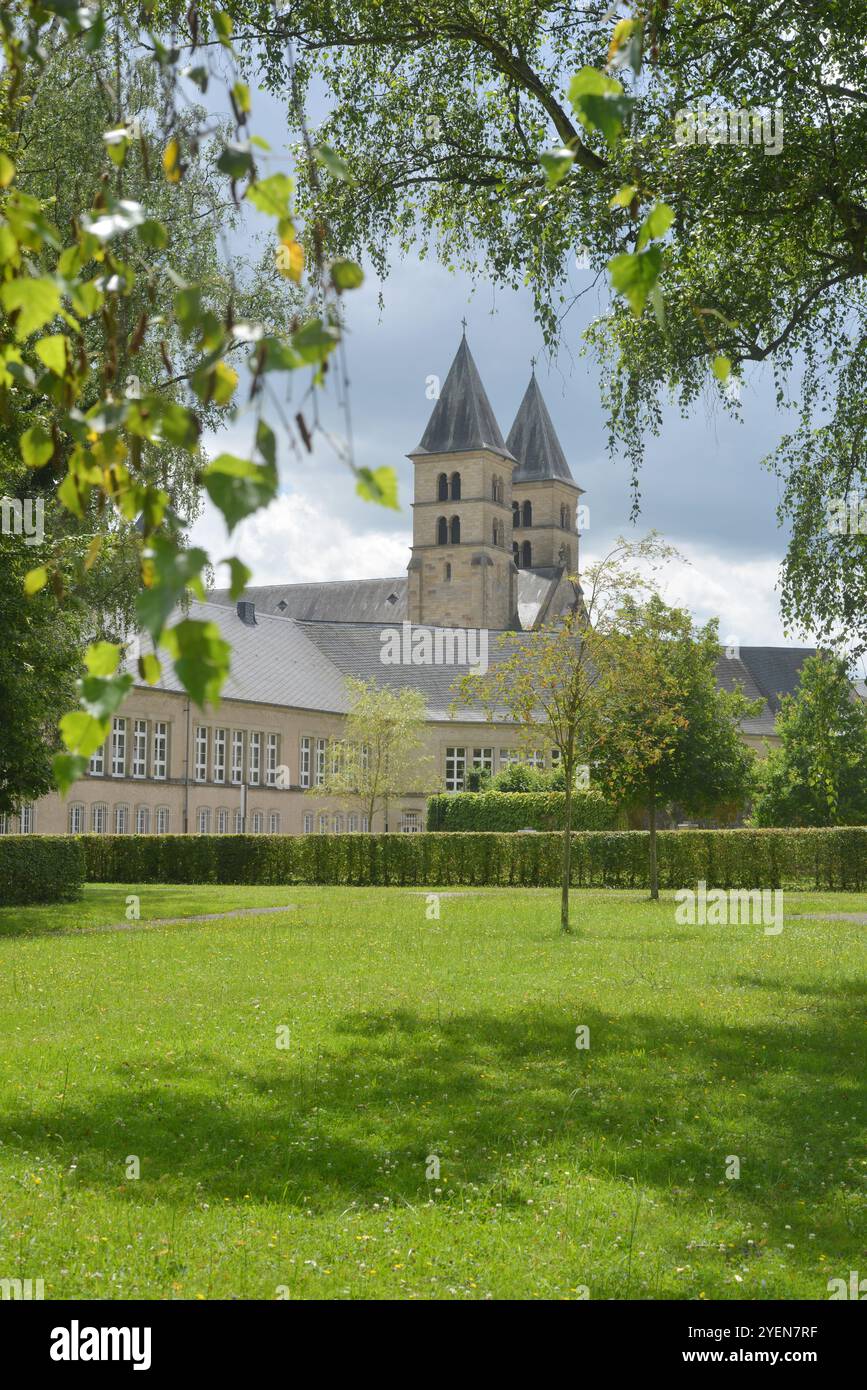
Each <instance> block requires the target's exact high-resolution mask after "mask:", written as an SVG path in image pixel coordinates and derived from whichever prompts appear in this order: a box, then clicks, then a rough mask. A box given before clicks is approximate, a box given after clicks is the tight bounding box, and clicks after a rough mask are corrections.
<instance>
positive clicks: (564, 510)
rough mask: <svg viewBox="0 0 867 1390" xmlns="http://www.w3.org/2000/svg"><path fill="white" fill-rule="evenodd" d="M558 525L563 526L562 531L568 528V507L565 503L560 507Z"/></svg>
mask: <svg viewBox="0 0 867 1390" xmlns="http://www.w3.org/2000/svg"><path fill="white" fill-rule="evenodd" d="M560 525H561V526H562V527H563V529H564V531H565V530H568V528H569V508H568V507H567V506H566V505H565V503H564V504H563V505H562V506H561V507H560Z"/></svg>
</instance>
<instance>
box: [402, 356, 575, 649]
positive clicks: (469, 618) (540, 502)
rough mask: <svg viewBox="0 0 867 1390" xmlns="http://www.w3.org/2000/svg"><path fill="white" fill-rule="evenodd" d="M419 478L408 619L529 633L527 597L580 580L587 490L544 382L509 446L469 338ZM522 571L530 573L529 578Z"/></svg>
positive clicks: (420, 453)
mask: <svg viewBox="0 0 867 1390" xmlns="http://www.w3.org/2000/svg"><path fill="white" fill-rule="evenodd" d="M409 458H410V459H411V460H412V462H413V465H414V468H415V490H414V501H413V527H412V532H413V535H412V539H413V543H412V558H411V560H410V562H409V566H408V594H407V599H408V603H407V617H408V618H409V620H410V622H413V623H428V624H432V625H434V626H438V627H465V628H520V627H521V626H522V623H521V621H520V617H519V602H520V590H521V589H523V588H525V587H526V586H527V585H528V584H530V585H531V584H532V583H533V579H532V577H531V576H536V578H537V579H538V581H539V582H541V581H551V580H553V579H556V578H558V577H559V576H558V572H559V575H563V576H565V575H567V574H576V573H577V571H578V528H577V509H578V499H579V498H580V496H581V494H582V491H583V489H582V488H580V487H578V485H577V483H576V482H575V480H574V478H573V477H572V474H571V472H570V470H569V465H568V463H567V462H566V457H565V455H564V453H563V450H562V448H561V447H560V441H559V440H558V438H557V434H556V431H555V429H554V425H553V423H552V421H551V417H550V415H549V414H548V409H547V407H546V405H545V402H544V400H543V399H542V393H541V392H540V390H539V386H538V384H537V382H536V374H535V370H534V372H533V375H532V376H531V378H530V384H529V386H528V387H527V390H526V392H525V393H524V399H523V400H522V401H521V405H520V408H519V410H518V414H517V415H516V417H515V422H514V424H513V425H512V428H511V430H510V431H509V436H508V438H507V439H506V441H505V442H504V441H503V436H502V434H501V433H500V427H499V425H498V424H497V421H496V418H495V416H494V412H493V410H492V409H491V403H490V401H489V400H488V397H487V393H486V392H485V388H484V386H483V385H482V381H481V378H480V376H479V373H478V369H477V367H476V364H475V362H474V361H473V358H472V354H471V353H470V349H469V347H468V345H467V339H466V334H464V337H463V338H462V340H461V345H460V347H459V348H458V351H457V355H456V356H455V360H454V362H453V363H452V365H451V369H450V370H449V374H448V376H447V377H446V380H445V384H444V386H443V388H442V391H441V393H440V396H439V399H438V400H437V403H436V405H435V406H434V410H433V414H432V415H431V417H430V420H429V421H428V425H427V429H426V430H425V432H424V434H423V435H422V439H421V443H420V444H419V445H418V446H417V447H416V448H415V449H414V450H413V451H412V453H411V454H410V455H409ZM522 571H527V572H528V573H527V574H526V576H522Z"/></svg>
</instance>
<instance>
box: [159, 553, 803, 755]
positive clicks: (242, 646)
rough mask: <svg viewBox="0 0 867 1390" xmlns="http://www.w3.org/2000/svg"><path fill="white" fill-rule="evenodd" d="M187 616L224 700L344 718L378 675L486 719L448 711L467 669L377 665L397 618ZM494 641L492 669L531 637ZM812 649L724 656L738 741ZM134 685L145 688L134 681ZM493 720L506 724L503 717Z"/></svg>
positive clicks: (165, 678) (205, 611)
mask: <svg viewBox="0 0 867 1390" xmlns="http://www.w3.org/2000/svg"><path fill="white" fill-rule="evenodd" d="M524 573H528V574H532V573H533V572H532V571H524ZM275 587H278V588H279V587H280V586H275ZM287 587H292V586H287ZM176 616H180V615H176ZM187 616H189V617H191V618H195V619H199V620H202V621H212V622H215V623H216V624H217V626H218V627H219V629H220V632H221V635H222V636H223V637H224V638H225V640H226V641H227V642H229V643H230V644H231V646H232V670H231V674H230V675H229V678H228V680H227V682H226V685H225V687H224V691H223V695H224V698H225V699H228V700H244V701H246V702H249V703H252V704H267V705H282V706H284V707H287V708H290V709H309V710H320V711H322V712H324V713H333V714H345V713H346V712H347V711H348V708H349V700H348V697H347V691H346V677H347V676H357V677H360V678H362V679H370V678H371V677H375V678H376V680H377V681H378V682H379V683H380V684H381V685H384V686H387V687H390V688H392V689H398V688H404V687H408V686H409V687H412V688H414V689H416V690H420V691H421V692H422V694H423V695H424V696H425V698H426V700H427V705H428V717H429V718H430V719H434V720H445V719H450V718H454V719H455V721H456V722H457V723H480V722H482V721H484V719H485V717H486V716H485V711H484V710H483V709H482V707H481V706H479V707H477V708H473V707H472V706H467V705H463V704H461V705H455V707H454V709H453V703H454V702H455V694H454V691H453V690H452V686H453V684H454V683H455V682H456V681H457V680H458V679H459V678H460V677H461V676H462V675H464V674H465V673H466V672H467V671H469V670H470V669H472V668H471V666H470V665H468V664H466V663H464V664H459V663H455V664H439V665H437V664H432V665H419V666H414V665H411V664H407V665H404V664H401V665H390V664H385V663H384V662H383V660H382V653H383V650H384V645H383V629H384V628H386V627H391V628H392V629H396V630H397V631H398V632H399V633H400V634H401V637H402V621H403V620H402V619H400V618H393V619H392V621H391V622H390V623H382V622H373V623H365V622H332V621H325V622H322V621H318V622H317V621H312V620H299V619H294V618H289V617H281V616H275V615H272V614H268V613H264V612H262V611H261V610H260V609H258V608H257V611H256V622H255V624H254V625H250V624H248V623H245V622H242V621H241V619H240V618H239V616H238V614H237V611H236V609H235V606H234V605H232V606H229V605H228V604H223V603H213V602H210V603H196V602H193V603H191V605H190V608H189V611H188V614H187ZM421 630H423V631H424V632H426V633H429V634H431V635H432V636H433V637H435V636H436V633H437V632H438V631H439V632H443V631H445V633H448V632H449V630H448V629H445V630H443V629H436V628H432V627H430V626H428V625H427V624H413V626H412V629H411V631H412V633H418V632H419V631H421ZM500 636H501V634H500V633H498V632H493V631H492V632H490V633H489V634H488V661H489V663H490V664H491V665H494V664H495V663H496V662H497V660H501V659H503V658H504V657H505V656H507V655H508V654H509V653H510V652H512V651H513V650H514V648H515V646H516V645H517V644H518V643H520V642H522V641H527V640H529V639H528V638H527V637H526V636H525V635H524V634H523V633H507V634H504V641H503V643H502V645H501V644H500V642H499V640H498V639H499V638H500ZM813 650H814V649H813V648H810V647H806V648H805V647H801V648H789V647H742V648H741V649H740V654H739V656H738V657H731V658H729V657H727V656H726V655H725V653H724V652H721V653H720V656H719V659H718V661H717V663H716V670H715V674H716V678H717V681H718V683H719V685H720V686H721V687H722V689H724V690H734V689H735V687H736V686H738V685H739V686H740V687H741V688H742V689H743V692H744V694H745V695H746V696H747V698H748V699H751V700H754V699H757V698H763V699H764V706H763V708H762V709H761V710H760V712H759V714H758V715H757V716H755V717H754V718H751V719H746V720H744V722H743V724H742V726H741V727H742V730H743V732H744V734H749V735H752V736H754V737H756V736H757V737H762V736H768V735H773V733H774V732H775V730H774V716H775V713H776V706H778V704H779V696H780V695H781V694H788V693H792V692H793V691H794V690H795V689H796V687H797V678H798V674H799V672H800V669H801V666H802V665H803V663H804V661H805V660H806V658H807V657H808V656H810V655H812V654H813ZM446 652H448V647H446ZM757 674H758V675H759V676H761V679H762V680H764V681H765V683H766V684H769V688H771V687H775V688H776V693H775V696H774V700H775V702H776V703H775V704H772V700H771V697H769V696H768V694H767V693H766V691H765V690H764V689H763V687H762V684H761V683H760V680H759V679H757ZM784 682H785V686H784ZM136 683H137V684H142V682H141V681H139V680H137V682H136ZM148 688H151V689H157V690H165V691H171V692H175V693H182V689H181V685H180V682H179V681H178V679H177V677H176V676H175V674H174V671H173V670H172V667H171V664H170V663H168V662H166V663H165V665H164V669H163V674H162V677H161V679H160V681H159V683H158V684H157V685H156V686H155V687H148ZM498 722H499V723H508V722H509V721H508V719H506V718H505V717H504V716H503V715H502V714H501V715H500V716H498Z"/></svg>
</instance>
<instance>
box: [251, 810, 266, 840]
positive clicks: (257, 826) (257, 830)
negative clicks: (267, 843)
mask: <svg viewBox="0 0 867 1390" xmlns="http://www.w3.org/2000/svg"><path fill="white" fill-rule="evenodd" d="M263 823H264V822H263V817H262V812H261V811H254V812H253V834H254V835H261V834H262V825H263Z"/></svg>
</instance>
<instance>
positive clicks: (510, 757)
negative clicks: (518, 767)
mask: <svg viewBox="0 0 867 1390" xmlns="http://www.w3.org/2000/svg"><path fill="white" fill-rule="evenodd" d="M520 761H521V754H520V753H519V752H518V750H517V748H501V749H500V767H510V766H511V765H512V763H519V762H520Z"/></svg>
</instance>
